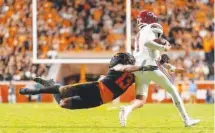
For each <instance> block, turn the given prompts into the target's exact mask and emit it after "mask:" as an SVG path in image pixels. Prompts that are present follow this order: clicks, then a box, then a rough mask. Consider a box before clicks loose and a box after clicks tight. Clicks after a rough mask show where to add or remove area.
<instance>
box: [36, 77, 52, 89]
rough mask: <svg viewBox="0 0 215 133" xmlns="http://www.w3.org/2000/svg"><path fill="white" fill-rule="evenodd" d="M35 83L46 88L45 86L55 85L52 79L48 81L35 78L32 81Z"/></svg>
mask: <svg viewBox="0 0 215 133" xmlns="http://www.w3.org/2000/svg"><path fill="white" fill-rule="evenodd" d="M33 80H34V81H35V82H37V83H39V84H41V85H43V86H45V87H47V86H52V85H54V84H55V82H54V80H53V79H49V80H45V79H42V78H40V77H36V78H34V79H33Z"/></svg>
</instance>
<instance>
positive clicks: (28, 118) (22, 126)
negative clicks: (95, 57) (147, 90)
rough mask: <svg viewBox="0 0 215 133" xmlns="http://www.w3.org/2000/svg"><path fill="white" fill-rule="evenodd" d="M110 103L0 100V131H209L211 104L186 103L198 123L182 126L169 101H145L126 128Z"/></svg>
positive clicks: (211, 130)
mask: <svg viewBox="0 0 215 133" xmlns="http://www.w3.org/2000/svg"><path fill="white" fill-rule="evenodd" d="M110 106H111V105H110V104H109V105H105V106H101V107H99V108H94V109H88V110H76V111H71V110H65V109H61V108H60V107H58V106H57V105H56V104H15V105H10V104H0V114H1V115H0V133H67V132H69V133H111V132H114V133H213V132H214V126H213V125H214V108H213V105H207V104H194V105H190V104H187V105H186V108H187V110H188V112H189V114H190V115H191V116H192V117H194V118H200V119H201V123H200V124H199V125H196V126H194V127H189V128H185V127H184V125H183V123H182V122H181V119H180V116H179V114H178V112H177V110H176V108H175V107H174V106H173V105H172V104H146V105H145V107H143V108H142V109H139V110H136V111H134V112H133V113H132V114H131V115H130V116H129V120H128V125H127V127H126V128H122V127H120V125H119V121H118V109H115V110H108V107H110Z"/></svg>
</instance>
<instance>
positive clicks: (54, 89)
mask: <svg viewBox="0 0 215 133" xmlns="http://www.w3.org/2000/svg"><path fill="white" fill-rule="evenodd" d="M60 87H61V86H60V85H58V84H55V85H52V86H46V87H43V88H40V89H30V88H22V89H20V90H19V93H20V94H22V95H38V94H43V93H44V94H59V93H60V91H59V89H60Z"/></svg>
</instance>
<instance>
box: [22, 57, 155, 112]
mask: <svg viewBox="0 0 215 133" xmlns="http://www.w3.org/2000/svg"><path fill="white" fill-rule="evenodd" d="M134 64H135V58H134V57H133V56H132V55H131V54H129V53H117V54H116V55H115V56H114V57H113V58H112V59H111V61H110V65H109V71H108V74H107V76H105V77H104V78H103V79H101V80H99V81H95V82H87V83H81V84H71V85H66V86H60V85H58V84H55V83H54V81H53V80H43V79H41V78H35V79H34V81H35V82H37V83H40V84H42V85H44V87H43V88H41V89H38V90H33V89H29V88H23V89H21V90H20V92H19V93H20V94H22V95H25V94H30V95H36V94H42V93H48V94H54V98H55V99H56V101H57V102H58V104H59V105H60V106H61V107H63V108H67V109H84V108H92V107H97V106H100V105H102V104H105V103H108V102H110V101H112V100H113V99H115V98H117V97H119V96H120V95H122V94H123V93H124V92H125V91H126V90H127V89H128V88H129V87H130V86H131V85H132V84H133V83H134V75H133V73H132V72H134V71H153V70H155V69H157V68H154V67H144V66H135V65H134Z"/></svg>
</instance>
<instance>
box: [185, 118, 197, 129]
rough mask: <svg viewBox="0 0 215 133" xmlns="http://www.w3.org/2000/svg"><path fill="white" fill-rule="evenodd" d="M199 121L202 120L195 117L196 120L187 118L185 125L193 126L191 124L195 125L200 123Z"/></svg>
mask: <svg viewBox="0 0 215 133" xmlns="http://www.w3.org/2000/svg"><path fill="white" fill-rule="evenodd" d="M199 122H200V120H199V119H195V120H193V119H189V120H186V121H185V122H184V125H185V127H191V126H194V125H196V124H198V123H199Z"/></svg>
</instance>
